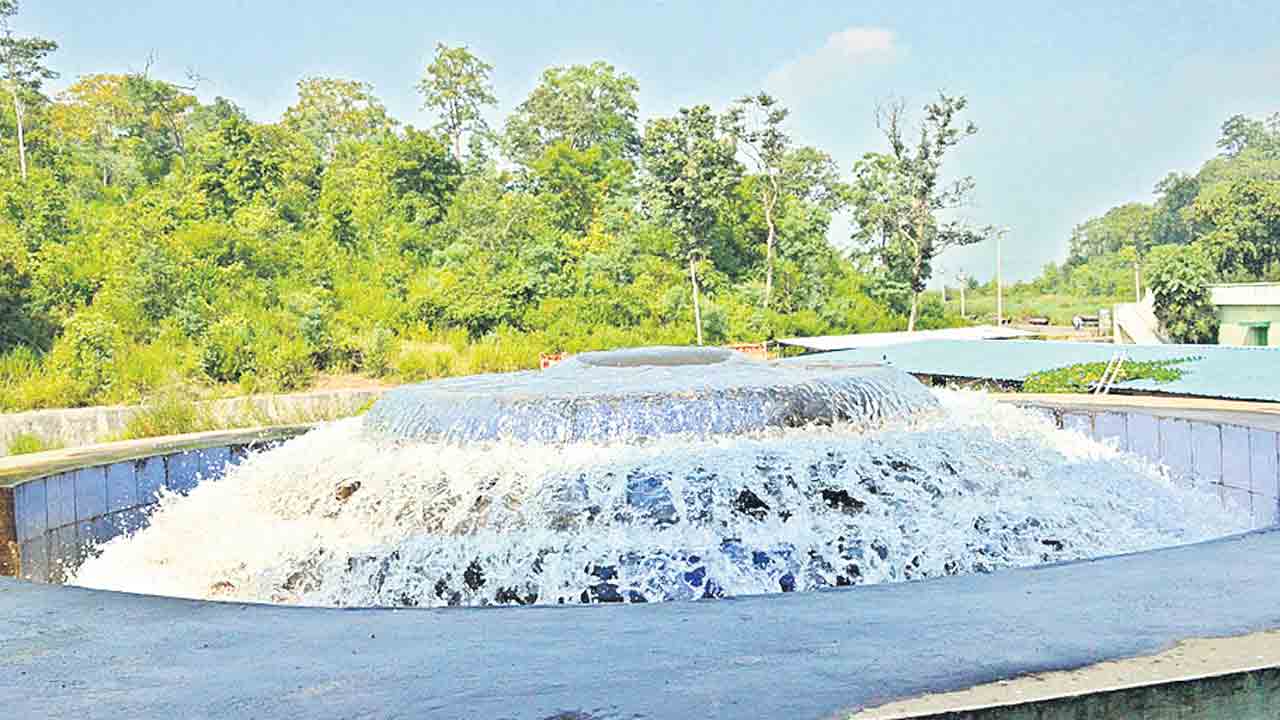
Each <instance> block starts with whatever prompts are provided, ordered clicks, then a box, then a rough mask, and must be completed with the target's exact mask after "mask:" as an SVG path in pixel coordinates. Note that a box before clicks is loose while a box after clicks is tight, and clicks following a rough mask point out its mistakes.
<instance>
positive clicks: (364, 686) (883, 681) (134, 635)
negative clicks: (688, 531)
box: [0, 531, 1280, 720]
mask: <svg viewBox="0 0 1280 720" xmlns="http://www.w3.org/2000/svg"><path fill="white" fill-rule="evenodd" d="M1277 577H1280V531H1265V532H1260V533H1252V534H1248V535H1243V536H1237V537H1232V538H1226V539H1223V540H1217V541H1212V542H1208V543H1201V544H1197V545H1189V546H1184V547H1178V548H1169V549H1165V550H1157V551H1154V552H1150V553H1145V554H1135V555H1125V556H1118V557H1112V558H1105V559H1101V560H1093V561H1083V562H1077V563H1069V564H1063V565H1055V566H1047V567H1039V568H1027V569H1020V570H1010V571H1004V572H999V573H995V574H992V575H979V576H967V577H956V578H946V579H940V580H930V581H924V582H917V583H907V584H897V585H880V586H870V587H857V588H848V589H841V590H833V591H829V592H821V593H809V594H796V595H775V596H766V597H746V598H738V599H731V600H714V601H703V602H684V603H665V604H654V605H611V606H586V607H583V606H575V607H568V606H566V607H532V608H494V609H445V610H334V609H315V608H296V607H274V606H261V605H243V604H231V603H212V602H199V601H187V600H178V599H172V598H156V597H145V596H138V595H128V594H121V593H110V592H102V591H92V590H84V589H78V588H70V587H57V586H47V585H32V584H28V583H23V582H19V581H14V580H9V579H0V707H3V708H4V711H5V713H4V714H5V716H7V717H14V718H36V717H48V718H127V717H181V718H250V717H258V718H275V717H308V718H352V717H376V718H534V719H541V718H557V717H558V718H577V719H578V720H586V719H587V718H591V719H593V720H605V719H614V718H616V719H619V720H621V719H623V718H687V717H697V718H739V717H753V718H810V717H831V716H835V715H839V714H841V713H843V712H844V711H851V710H854V709H857V708H861V707H867V706H873V705H878V704H881V703H883V702H886V701H888V700H891V699H894V698H901V697H907V696H912V695H918V694H921V693H926V692H934V693H936V692H944V691H948V690H956V689H961V688H966V687H969V686H972V685H975V684H980V683H984V682H990V681H993V680H998V679H1002V678H1009V677H1014V676H1018V675H1022V674H1026V673H1030V672H1042V671H1048V670H1062V669H1070V668H1076V667H1081V666H1084V665H1089V664H1092V663H1096V662H1099V661H1103V660H1109V659H1116V658H1122V657H1131V656H1138V655H1148V654H1152V653H1156V652H1158V651H1160V650H1163V649H1166V648H1168V647H1170V646H1172V645H1173V644H1174V643H1176V642H1177V641H1179V640H1182V639H1185V638H1192V637H1218V636H1231V635H1241V634H1245V633H1249V632H1255V631H1260V630H1268V629H1274V628H1280V583H1277V582H1275V578H1277Z"/></svg>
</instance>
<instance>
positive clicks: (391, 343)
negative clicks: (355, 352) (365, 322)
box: [358, 325, 396, 377]
mask: <svg viewBox="0 0 1280 720" xmlns="http://www.w3.org/2000/svg"><path fill="white" fill-rule="evenodd" d="M395 344H396V335H395V333H393V332H391V331H390V330H388V329H387V328H385V327H383V326H381V325H378V326H376V327H374V328H373V329H372V330H369V331H368V332H366V333H364V334H363V335H362V336H361V337H360V345H359V352H360V356H359V365H358V367H359V368H360V369H361V370H363V371H364V372H365V373H367V374H369V375H372V376H374V377H382V376H383V375H386V374H387V373H388V372H389V371H390V370H391V364H392V355H393V353H394V351H395Z"/></svg>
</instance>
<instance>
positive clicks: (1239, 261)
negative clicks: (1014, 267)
mask: <svg viewBox="0 0 1280 720" xmlns="http://www.w3.org/2000/svg"><path fill="white" fill-rule="evenodd" d="M1218 148H1219V149H1220V153H1219V154H1218V155H1217V156H1215V157H1213V158H1212V159H1210V160H1209V161H1208V162H1206V163H1204V165H1203V166H1201V168H1200V169H1199V171H1197V172H1196V173H1195V174H1192V175H1187V174H1183V173H1177V172H1175V173H1170V174H1169V175H1167V176H1166V177H1165V178H1164V179H1163V180H1161V181H1160V182H1159V183H1157V184H1156V186H1155V192H1156V197H1157V199H1156V201H1155V202H1153V203H1126V204H1123V205H1120V206H1117V207H1114V208H1112V209H1111V210H1108V211H1107V212H1106V213H1105V214H1103V215H1102V216H1101V217H1096V218H1091V219H1089V220H1087V221H1085V222H1083V223H1081V224H1080V225H1078V226H1076V228H1075V230H1074V231H1073V232H1072V235H1071V244H1070V250H1069V254H1068V257H1067V260H1066V262H1065V263H1063V264H1062V265H1058V264H1056V263H1050V264H1048V265H1046V266H1045V268H1044V271H1043V272H1042V273H1041V275H1040V277H1038V278H1036V279H1035V280H1033V281H1031V282H1030V283H1026V285H1028V286H1030V287H1032V288H1034V289H1035V290H1036V291H1038V292H1042V293H1063V294H1070V295H1074V296H1084V297H1096V298H1098V299H1099V300H1100V303H1099V304H1103V305H1105V304H1107V303H1106V302H1105V301H1109V300H1111V299H1113V298H1114V299H1121V298H1123V299H1125V300H1127V301H1132V299H1134V295H1135V292H1134V291H1135V284H1138V283H1140V284H1141V287H1142V288H1143V291H1144V292H1145V289H1147V288H1149V289H1150V290H1151V291H1152V292H1153V294H1154V296H1155V311H1156V315H1157V317H1159V318H1160V320H1161V322H1162V324H1163V325H1164V326H1165V330H1166V332H1167V333H1168V334H1169V335H1170V337H1171V338H1172V339H1174V340H1176V341H1180V342H1212V341H1213V339H1214V337H1215V336H1216V326H1215V320H1214V315H1213V308H1212V306H1211V305H1210V303H1209V301H1208V291H1207V289H1206V286H1207V285H1208V284H1210V283H1214V282H1250V281H1262V280H1269V281H1273V280H1280V114H1275V115H1272V116H1270V117H1269V118H1268V119H1267V120H1265V121H1263V120H1257V119H1253V118H1248V117H1244V116H1242V115H1236V116H1233V117H1232V118H1230V119H1229V120H1227V121H1226V122H1225V123H1223V125H1222V132H1221V137H1220V139H1219V140H1218ZM1013 292H1015V293H1016V292H1017V286H1015V288H1014V289H1013Z"/></svg>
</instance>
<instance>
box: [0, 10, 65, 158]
mask: <svg viewBox="0 0 1280 720" xmlns="http://www.w3.org/2000/svg"><path fill="white" fill-rule="evenodd" d="M17 14H18V0H0V32H2V33H3V34H4V36H3V37H0V66H3V72H4V84H5V88H6V89H7V90H8V91H9V94H10V95H11V96H12V97H13V114H14V116H15V117H16V118H17V124H18V168H19V170H20V171H21V173H22V179H23V180H26V179H27V141H26V134H25V133H26V128H25V127H24V120H25V117H26V109H27V103H28V102H30V100H31V98H33V97H40V87H41V85H43V84H44V81H45V80H52V79H54V78H56V77H58V73H56V72H54V71H53V70H50V69H49V68H48V66H46V65H45V64H44V63H45V58H46V57H47V56H48V55H49V53H52V52H53V51H54V50H57V49H58V43H56V42H54V41H52V40H46V39H44V38H38V37H17V36H15V35H14V34H13V24H12V21H13V16H15V15H17Z"/></svg>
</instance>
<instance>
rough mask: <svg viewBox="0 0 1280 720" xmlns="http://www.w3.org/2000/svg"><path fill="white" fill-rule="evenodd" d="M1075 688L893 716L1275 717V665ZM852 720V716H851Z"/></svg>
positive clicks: (956, 719) (999, 719) (1279, 675)
mask: <svg viewBox="0 0 1280 720" xmlns="http://www.w3.org/2000/svg"><path fill="white" fill-rule="evenodd" d="M1079 690H1080V692H1077V693H1073V694H1070V695H1064V696H1060V697H1054V698H1047V699H1043V700H1034V701H1031V702H1022V703H1010V704H1004V705H991V706H987V707H979V708H971V709H965V710H949V711H943V712H936V713H923V714H913V713H904V714H896V715H895V716H894V717H896V718H900V719H901V720H906V719H907V718H914V719H916V720H924V719H925V718H929V719H930V720H1113V719H1114V718H1145V719H1146V720H1218V719H1219V718H1232V720H1273V719H1274V718H1276V717H1277V716H1278V715H1280V711H1278V709H1277V706H1276V702H1277V698H1280V668H1275V667H1271V668H1259V669H1257V670H1246V671H1242V672H1235V673H1226V674H1222V675H1210V676H1205V677H1196V678H1189V679H1186V680H1180V681H1177V682H1162V683H1150V684H1141V685H1135V686H1131V687H1122V688H1117V689H1114V690H1104V691H1101V692H1096V691H1089V689H1088V688H1080V689H1079ZM853 717H854V720H856V719H857V717H858V716H857V715H855V716H853Z"/></svg>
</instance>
